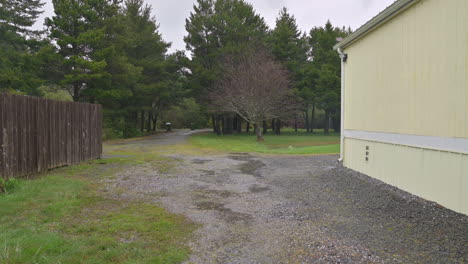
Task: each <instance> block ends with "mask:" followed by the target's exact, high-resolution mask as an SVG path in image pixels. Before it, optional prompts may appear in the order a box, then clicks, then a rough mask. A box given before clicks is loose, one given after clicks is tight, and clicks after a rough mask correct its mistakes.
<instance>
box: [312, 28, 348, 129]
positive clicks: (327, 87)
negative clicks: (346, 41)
mask: <svg viewBox="0 0 468 264" xmlns="http://www.w3.org/2000/svg"><path fill="white" fill-rule="evenodd" d="M349 32H350V31H349V30H345V29H344V28H343V29H342V28H338V27H333V25H332V24H331V22H330V21H328V22H327V23H326V25H325V27H315V28H313V29H312V30H311V31H310V39H309V40H310V45H311V46H312V52H311V55H312V61H313V62H312V65H313V67H314V69H313V72H315V73H316V74H317V75H318V78H317V79H316V88H317V89H316V90H317V92H316V94H317V97H318V98H319V107H320V108H321V109H323V110H324V111H325V124H324V127H325V133H328V132H329V129H330V122H329V120H330V118H332V119H333V123H334V129H335V131H339V130H340V109H341V100H340V98H341V81H340V80H341V62H340V57H339V55H338V53H337V52H336V51H334V50H333V46H334V45H335V44H336V42H337V38H340V37H341V38H343V37H346V36H347V35H348V34H349Z"/></svg>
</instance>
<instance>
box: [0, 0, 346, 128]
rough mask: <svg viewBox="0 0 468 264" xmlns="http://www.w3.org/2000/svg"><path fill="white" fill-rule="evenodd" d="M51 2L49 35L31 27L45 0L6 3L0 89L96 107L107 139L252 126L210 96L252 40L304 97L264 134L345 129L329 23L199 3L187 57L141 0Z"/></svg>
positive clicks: (1, 11)
mask: <svg viewBox="0 0 468 264" xmlns="http://www.w3.org/2000/svg"><path fill="white" fill-rule="evenodd" d="M0 1H1V0H0ZM52 2H53V5H54V13H55V14H54V16H52V17H49V18H47V19H46V20H45V23H44V25H45V30H44V31H34V30H31V26H32V25H33V24H34V23H35V21H36V20H37V18H38V16H39V15H40V13H41V9H42V6H43V4H42V3H41V2H40V0H18V1H1V4H2V5H1V8H0V91H7V92H10V93H18V94H27V95H35V96H43V97H47V98H52V99H60V100H73V101H80V102H90V103H100V104H102V105H103V107H104V113H105V124H106V130H105V134H106V136H107V137H121V136H123V137H132V136H137V135H139V134H141V133H142V132H151V131H155V130H156V128H157V127H158V126H161V124H163V123H164V122H166V121H169V122H172V123H173V124H174V126H176V127H189V126H190V124H191V123H195V124H196V126H198V127H206V126H208V125H213V128H214V129H215V131H216V132H218V133H220V134H221V133H224V134H229V133H233V132H234V131H240V130H241V129H242V128H245V127H246V124H245V122H244V124H243V125H242V121H243V120H242V119H241V118H239V117H238V116H237V115H235V114H233V113H229V112H223V111H221V110H220V109H216V107H215V106H214V105H213V104H211V103H210V99H209V98H210V95H209V94H210V93H213V92H216V85H215V84H216V82H217V81H218V80H220V79H221V78H222V76H223V61H224V60H225V58H226V57H229V56H230V57H233V56H234V57H235V56H237V55H240V54H243V52H244V51H245V49H247V48H248V47H249V45H251V44H252V43H254V42H255V43H262V45H264V46H265V47H267V49H268V50H269V52H270V53H271V54H272V56H273V57H274V58H275V59H276V60H277V61H279V62H281V63H282V65H284V67H285V68H286V69H287V70H288V71H289V73H290V74H289V76H290V80H291V85H292V86H293V87H292V88H293V89H294V94H295V96H296V97H297V99H298V100H296V101H295V104H297V105H296V107H295V108H294V109H296V110H295V111H294V112H293V113H290V114H288V115H287V116H282V117H281V118H279V119H281V120H271V122H270V120H269V121H268V122H267V121H266V122H264V123H265V128H267V126H271V125H273V126H274V127H275V130H277V131H278V132H279V128H281V126H282V125H285V124H286V125H291V126H296V127H304V128H306V129H307V131H313V129H314V128H317V127H322V128H325V129H326V131H328V129H329V128H330V123H332V124H333V128H334V129H335V130H339V124H340V117H339V114H340V59H339V57H338V55H337V53H336V52H335V51H333V49H332V46H333V45H334V44H335V43H336V39H337V38H339V37H345V36H346V35H347V34H349V33H350V30H349V29H348V30H346V29H344V28H336V27H333V26H332V24H331V23H327V24H326V25H325V26H324V27H316V28H313V29H311V31H310V32H307V33H306V32H301V31H300V30H299V29H298V25H297V23H296V20H295V18H294V16H292V15H291V14H289V13H288V10H287V9H283V10H281V11H280V13H279V16H278V18H277V21H276V26H275V28H273V29H270V28H269V27H268V26H267V25H266V23H265V20H264V19H263V18H262V17H261V16H260V15H259V14H257V13H256V12H255V10H254V8H253V7H252V5H250V4H248V3H247V2H245V1H243V0H217V1H214V0H198V1H197V3H196V4H195V5H194V10H193V11H192V12H191V14H190V17H189V18H188V19H187V20H186V30H187V35H186V37H185V38H184V40H185V43H186V48H187V51H188V53H189V55H190V57H187V56H186V55H185V53H184V52H183V51H177V52H174V53H169V52H168V49H169V48H170V43H168V42H166V41H164V40H163V38H162V36H161V34H160V33H159V31H158V24H157V22H156V19H155V18H154V17H153V16H152V14H151V6H148V5H146V4H145V3H144V2H143V0H126V1H124V2H121V1H118V0H53V1H52ZM156 8H157V7H156ZM318 113H319V114H320V116H318ZM330 121H331V122H330Z"/></svg>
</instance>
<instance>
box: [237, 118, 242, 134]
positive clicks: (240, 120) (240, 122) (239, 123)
mask: <svg viewBox="0 0 468 264" xmlns="http://www.w3.org/2000/svg"><path fill="white" fill-rule="evenodd" d="M237 133H242V118H241V117H240V116H238V117H237Z"/></svg>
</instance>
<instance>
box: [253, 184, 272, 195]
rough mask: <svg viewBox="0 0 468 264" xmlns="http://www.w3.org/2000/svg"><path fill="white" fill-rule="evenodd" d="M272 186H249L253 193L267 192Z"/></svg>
mask: <svg viewBox="0 0 468 264" xmlns="http://www.w3.org/2000/svg"><path fill="white" fill-rule="evenodd" d="M269 190H270V188H269V187H262V186H258V185H252V186H250V187H249V191H250V192H252V193H261V192H266V191H269Z"/></svg>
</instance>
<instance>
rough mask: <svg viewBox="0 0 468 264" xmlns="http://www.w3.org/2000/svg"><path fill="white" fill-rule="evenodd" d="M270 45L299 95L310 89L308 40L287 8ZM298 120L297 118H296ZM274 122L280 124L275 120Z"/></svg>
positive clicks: (274, 30) (282, 12)
mask: <svg viewBox="0 0 468 264" xmlns="http://www.w3.org/2000/svg"><path fill="white" fill-rule="evenodd" d="M269 43H270V46H271V50H272V53H273V55H274V56H275V58H276V59H277V60H278V61H280V62H282V63H283V65H284V66H285V67H286V68H287V69H288V70H289V72H290V75H291V76H290V79H291V84H292V85H293V87H294V88H295V89H296V91H297V92H298V95H303V96H304V95H305V94H304V93H302V94H301V93H300V91H301V88H303V87H304V88H303V89H302V90H305V89H307V88H308V87H307V86H306V84H305V80H304V78H305V76H304V70H303V69H304V67H305V66H306V64H307V52H308V49H309V48H308V43H307V38H306V36H305V35H303V34H302V32H301V31H300V30H299V29H298V25H297V22H296V19H295V18H294V16H292V15H291V14H289V12H288V10H287V8H285V7H284V8H283V9H281V11H280V13H279V16H278V18H277V19H276V26H275V28H274V29H273V31H272V32H271V34H270V38H269ZM295 119H297V117H296V118H295ZM273 122H279V120H274V121H273ZM280 128H281V126H280V125H276V126H275V130H276V133H277V134H279V133H280Z"/></svg>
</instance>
